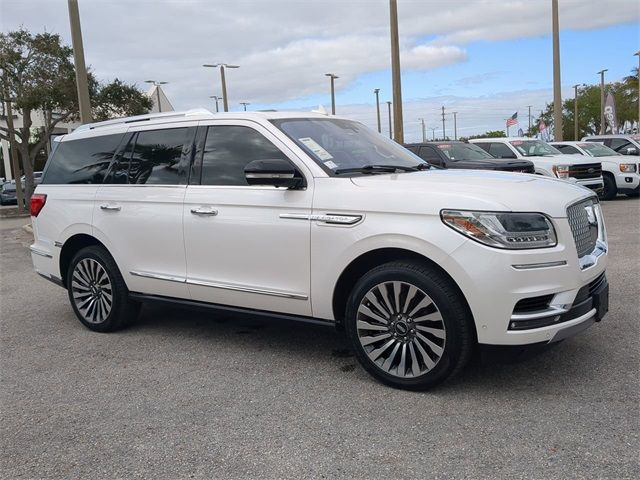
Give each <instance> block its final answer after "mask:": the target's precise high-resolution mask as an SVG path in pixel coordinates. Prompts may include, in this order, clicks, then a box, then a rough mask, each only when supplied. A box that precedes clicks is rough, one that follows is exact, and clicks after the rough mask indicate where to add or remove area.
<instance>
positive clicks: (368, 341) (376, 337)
mask: <svg viewBox="0 0 640 480" xmlns="http://www.w3.org/2000/svg"><path fill="white" fill-rule="evenodd" d="M390 336H391V334H390V333H383V334H381V335H371V336H365V337H360V343H361V344H362V346H363V347H366V346H367V345H371V344H372V343H376V342H379V341H380V340H384V339H385V338H389V337H390Z"/></svg>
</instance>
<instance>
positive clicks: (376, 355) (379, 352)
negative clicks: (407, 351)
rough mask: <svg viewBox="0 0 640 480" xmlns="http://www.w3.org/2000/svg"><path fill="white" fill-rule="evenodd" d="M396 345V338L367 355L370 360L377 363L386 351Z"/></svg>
mask: <svg viewBox="0 0 640 480" xmlns="http://www.w3.org/2000/svg"><path fill="white" fill-rule="evenodd" d="M394 343H396V340H395V339H394V338H392V339H391V340H389V341H388V342H387V343H385V344H384V345H382V346H381V347H380V348H376V349H375V350H371V351H370V352H369V353H368V354H367V355H369V358H370V359H371V360H373V361H374V362H375V361H376V360H377V359H378V358H379V357H380V355H382V354H383V353H384V351H385V350H387V349H388V348H389V347H390V346H391V345H393V344H394Z"/></svg>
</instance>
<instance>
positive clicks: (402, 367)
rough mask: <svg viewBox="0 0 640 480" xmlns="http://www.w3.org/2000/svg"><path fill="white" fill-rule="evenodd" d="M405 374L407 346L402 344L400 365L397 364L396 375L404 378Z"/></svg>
mask: <svg viewBox="0 0 640 480" xmlns="http://www.w3.org/2000/svg"><path fill="white" fill-rule="evenodd" d="M406 372H407V344H406V343H403V344H402V352H401V353H400V363H399V364H398V374H399V375H400V376H401V377H406V376H407V375H406Z"/></svg>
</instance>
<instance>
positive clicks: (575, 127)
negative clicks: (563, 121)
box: [573, 83, 586, 142]
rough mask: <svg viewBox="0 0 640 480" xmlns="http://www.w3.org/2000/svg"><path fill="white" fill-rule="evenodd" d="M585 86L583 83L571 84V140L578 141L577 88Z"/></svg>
mask: <svg viewBox="0 0 640 480" xmlns="http://www.w3.org/2000/svg"><path fill="white" fill-rule="evenodd" d="M579 87H586V85H585V84H584V83H583V84H577V85H574V86H573V91H574V96H573V97H574V98H573V140H574V141H576V142H577V141H578V133H579V132H578V88H579Z"/></svg>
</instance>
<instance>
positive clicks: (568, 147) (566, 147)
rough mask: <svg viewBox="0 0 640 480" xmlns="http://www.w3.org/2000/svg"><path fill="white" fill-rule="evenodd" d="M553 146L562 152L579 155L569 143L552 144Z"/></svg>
mask: <svg viewBox="0 0 640 480" xmlns="http://www.w3.org/2000/svg"><path fill="white" fill-rule="evenodd" d="M553 146H554V147H556V148H557V149H558V150H560V151H561V152H562V153H564V154H567V155H576V154H577V155H580V152H579V151H578V149H577V148H575V147H572V146H571V145H553Z"/></svg>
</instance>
